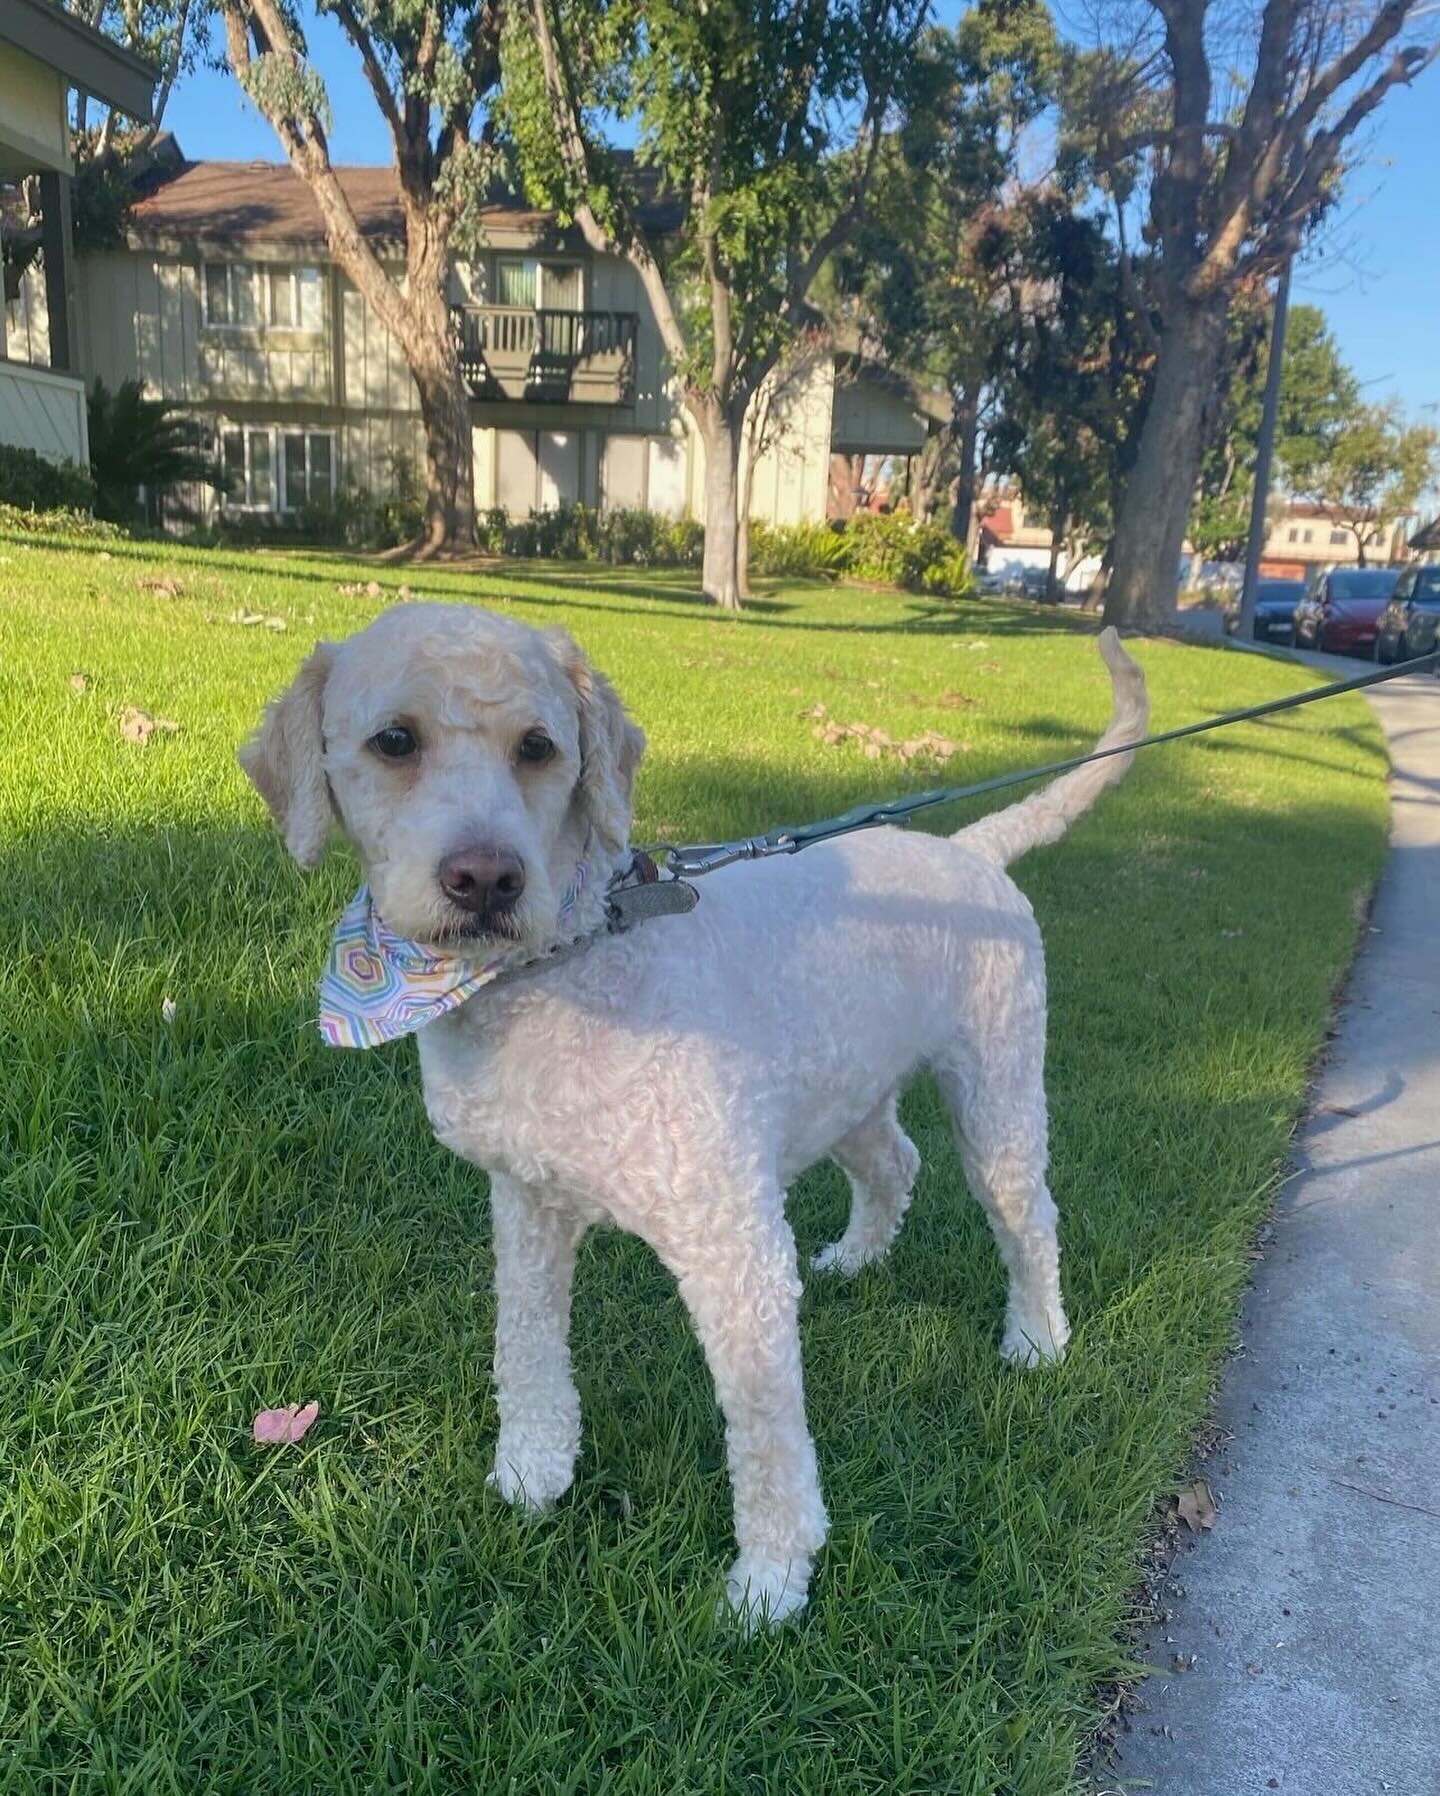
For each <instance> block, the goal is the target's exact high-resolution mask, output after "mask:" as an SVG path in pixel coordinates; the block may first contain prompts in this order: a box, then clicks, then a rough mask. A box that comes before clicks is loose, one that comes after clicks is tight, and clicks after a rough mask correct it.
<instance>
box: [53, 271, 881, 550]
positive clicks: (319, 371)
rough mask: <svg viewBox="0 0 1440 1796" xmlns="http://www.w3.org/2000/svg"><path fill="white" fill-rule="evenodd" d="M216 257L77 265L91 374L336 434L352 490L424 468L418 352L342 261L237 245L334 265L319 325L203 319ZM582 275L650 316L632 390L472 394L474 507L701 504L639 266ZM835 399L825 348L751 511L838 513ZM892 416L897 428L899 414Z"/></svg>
mask: <svg viewBox="0 0 1440 1796" xmlns="http://www.w3.org/2000/svg"><path fill="white" fill-rule="evenodd" d="M496 253H497V254H498V253H500V252H496ZM215 259H218V254H217V253H216V252H209V253H207V254H206V255H204V256H202V255H201V253H200V252H199V251H198V250H196V251H195V252H194V253H191V254H183V255H182V254H180V253H178V252H177V253H171V254H161V253H159V252H157V251H152V250H145V249H138V248H132V249H126V250H114V251H107V252H104V253H97V254H91V255H88V256H86V257H84V258H83V259H82V260H81V261H80V263H79V265H78V270H77V277H78V288H79V292H78V305H79V313H80V333H81V349H82V358H83V359H82V366H84V367H85V368H86V370H87V379H89V380H93V379H95V378H96V377H97V376H98V377H99V378H100V379H102V380H104V381H105V383H106V384H107V386H110V387H112V388H113V387H115V386H117V385H118V384H119V383H120V382H121V381H123V380H126V379H138V380H140V381H142V382H143V384H144V387H145V390H146V391H147V393H149V394H151V395H153V396H155V397H163V398H166V399H169V400H172V401H173V402H174V403H176V404H177V405H179V406H182V407H184V408H185V409H187V410H190V411H192V412H193V413H194V414H196V415H197V416H200V417H202V418H209V419H213V420H215V421H217V422H219V421H222V420H223V421H228V422H234V423H240V422H248V423H252V424H269V425H272V426H274V427H275V428H276V429H278V430H285V429H293V428H297V427H300V426H303V425H309V426H312V427H314V428H324V429H329V430H332V431H334V433H335V440H336V466H337V477H338V480H337V483H338V485H339V486H341V487H344V486H347V485H348V486H353V487H363V488H366V489H367V490H369V491H370V492H371V493H373V494H375V495H377V496H381V495H385V494H389V493H392V492H394V491H395V490H397V488H398V487H399V486H400V485H401V483H402V477H403V476H407V475H408V477H409V478H410V479H411V480H414V479H418V478H420V477H421V476H422V475H423V466H424V441H423V435H422V432H421V427H420V416H419V403H418V395H417V393H416V389H415V385H414V382H413V381H412V380H411V378H410V373H409V369H408V368H407V366H406V363H405V358H404V356H403V354H402V353H401V351H400V347H399V344H398V343H397V342H396V341H395V339H394V338H393V337H392V336H391V335H390V333H389V332H388V331H387V330H386V329H385V328H384V326H383V325H382V324H381V322H380V320H379V319H378V318H377V317H376V315H375V314H374V312H373V311H372V310H371V308H370V307H369V306H368V305H367V304H366V302H365V300H364V298H363V297H362V295H361V294H360V293H359V292H358V291H357V290H356V289H355V288H354V287H353V286H352V285H351V284H350V283H349V282H348V281H347V280H346V279H345V278H344V277H343V275H342V274H341V273H340V271H339V270H338V269H336V268H334V267H333V266H332V265H330V264H328V262H325V261H324V260H323V259H322V258H321V257H319V256H318V254H316V253H313V252H312V253H310V254H309V255H305V256H302V255H300V254H298V253H291V254H290V255H289V257H288V259H286V257H285V256H284V255H282V253H281V252H280V251H279V249H278V247H277V248H275V249H272V250H270V251H268V252H266V251H263V250H260V249H256V250H251V251H247V252H246V253H245V254H244V255H243V256H242V255H237V256H236V257H235V258H234V259H235V260H237V261H241V260H243V261H245V262H248V263H249V264H250V265H252V266H253V267H255V268H257V269H261V270H267V271H268V270H283V269H287V268H289V267H294V266H304V267H314V266H317V265H319V266H321V267H322V269H323V271H324V276H323V280H322V287H321V292H322V324H321V328H320V329H319V330H314V331H308V332H307V331H301V330H293V329H288V328H287V329H274V328H267V329H255V328H246V329H227V328H224V327H221V326H216V325H209V324H207V323H206V322H205V314H204V305H203V299H202V285H203V279H204V276H203V264H204V261H206V260H215ZM564 259H566V260H571V259H573V258H564ZM494 262H495V256H494V255H492V254H489V253H487V254H486V255H484V256H480V257H477V258H475V259H473V260H471V261H465V262H457V263H456V264H455V266H454V268H453V270H452V274H451V283H450V285H451V296H452V300H453V301H454V302H455V303H457V304H482V303H486V302H487V301H488V300H489V298H490V297H491V296H492V295H494V294H495V292H496V291H497V290H498V287H497V281H496V278H495V269H494ZM582 283H583V302H582V303H583V304H584V306H585V307H586V308H587V309H595V310H604V311H620V312H634V313H635V314H636V315H637V317H638V320H639V326H638V331H637V340H636V346H635V367H634V376H635V378H634V388H633V403H632V404H631V405H628V406H618V405H587V404H584V403H580V402H575V401H572V402H571V403H569V404H563V405H562V404H555V405H550V404H546V405H537V404H531V403H528V402H526V401H523V400H513V401H493V402H479V401H477V402H474V403H473V404H472V408H471V416H472V423H473V442H474V447H475V494H476V501H477V504H478V505H479V506H480V507H481V508H482V509H489V508H490V507H492V506H497V505H498V506H504V507H505V509H506V510H507V511H509V512H511V513H512V515H515V516H524V515H527V514H528V512H530V511H531V510H534V509H536V508H538V507H543V506H546V505H553V504H556V503H560V502H564V501H570V500H576V499H578V500H581V501H582V502H584V503H586V504H589V505H602V506H607V507H620V506H634V507H642V508H646V509H649V510H652V511H658V512H663V513H666V514H668V515H671V516H680V515H683V514H687V513H688V514H689V515H691V516H702V515H703V509H704V505H703V494H704V454H703V448H702V445H701V443H700V440H699V438H698V436H697V435H696V433H695V431H694V430H693V428H692V427H691V425H690V424H689V421H688V419H687V417H686V416H685V413H684V410H683V407H682V406H681V404H680V402H679V398H678V395H677V393H676V391H675V387H674V382H673V380H672V379H671V377H670V373H669V365H668V358H667V357H666V356H665V353H664V349H663V345H662V343H661V340H660V333H659V330H658V328H657V326H656V323H655V320H654V317H653V315H652V314H651V312H650V310H649V308H648V306H647V304H646V303H645V299H644V295H643V292H642V291H641V288H640V284H639V281H638V278H637V277H636V275H635V273H634V271H633V270H632V269H631V268H630V267H629V266H628V265H627V264H626V263H624V262H623V261H621V260H619V259H618V258H614V257H598V258H590V259H588V260H585V261H584V263H583V273H582ZM40 290H41V292H42V293H43V282H42V283H41V288H40ZM261 291H262V292H265V291H268V289H266V288H264V287H263V286H262V289H261ZM32 337H33V332H32ZM835 403H836V396H835V389H834V377H833V368H832V364H831V362H830V359H829V358H828V357H820V358H818V359H817V360H816V361H815V362H814V363H813V364H812V366H811V367H810V368H809V369H808V370H807V371H806V372H805V373H804V375H803V376H802V377H800V378H799V379H797V380H796V381H795V382H794V383H793V385H792V387H791V388H790V389H789V390H787V391H786V392H784V393H783V394H782V395H781V397H780V398H779V399H778V400H777V402H776V407H775V421H774V424H773V426H772V429H771V432H770V438H771V440H770V441H769V443H768V445H767V447H766V449H765V451H764V453H763V455H762V457H761V459H760V461H759V463H758V465H757V469H756V476H755V483H754V502H753V507H752V509H753V512H754V515H755V516H756V517H758V518H764V519H766V520H768V521H772V522H776V523H797V522H800V521H802V520H819V519H823V518H824V517H825V515H826V500H827V487H828V477H829V462H830V452H831V436H832V421H833V419H832V414H833V411H834V407H835ZM877 422H878V420H877ZM885 423H886V426H887V428H891V429H898V428H899V425H898V423H897V421H896V420H895V419H894V418H893V417H887V419H886V420H885ZM910 428H911V429H912V430H913V429H914V428H915V424H914V420H913V419H912V420H911V423H910Z"/></svg>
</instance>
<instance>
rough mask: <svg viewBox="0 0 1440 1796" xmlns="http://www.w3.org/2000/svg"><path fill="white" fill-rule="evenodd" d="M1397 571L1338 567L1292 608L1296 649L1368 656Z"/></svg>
mask: <svg viewBox="0 0 1440 1796" xmlns="http://www.w3.org/2000/svg"><path fill="white" fill-rule="evenodd" d="M1399 578H1400V569H1399V568H1394V567H1338V568H1332V569H1331V571H1330V572H1329V573H1328V574H1326V575H1324V576H1323V577H1322V578H1321V579H1320V581H1319V582H1318V583H1317V584H1316V585H1315V586H1314V587H1313V588H1312V589H1311V590H1310V591H1309V592H1307V593H1306V595H1305V597H1304V598H1303V599H1301V601H1300V603H1299V604H1298V605H1297V606H1296V607H1295V638H1294V640H1295V646H1296V648H1297V649H1322V650H1323V651H1324V652H1325V653H1326V654H1330V655H1353V654H1355V653H1356V652H1357V651H1358V652H1363V653H1365V654H1367V655H1368V654H1369V653H1370V652H1371V647H1372V645H1373V643H1374V641H1375V632H1376V630H1377V629H1378V628H1379V625H1380V614H1381V612H1382V611H1384V609H1385V607H1386V606H1387V605H1388V604H1389V602H1390V595H1391V593H1392V592H1394V590H1395V582H1396V581H1397V580H1398V579H1399Z"/></svg>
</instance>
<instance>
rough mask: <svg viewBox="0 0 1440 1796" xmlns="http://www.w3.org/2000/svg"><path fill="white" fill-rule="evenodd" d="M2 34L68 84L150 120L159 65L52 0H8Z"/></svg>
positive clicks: (1, 9) (0, 15)
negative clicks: (62, 8)
mask: <svg viewBox="0 0 1440 1796" xmlns="http://www.w3.org/2000/svg"><path fill="white" fill-rule="evenodd" d="M0 38H3V39H4V41H5V42H6V43H9V44H13V45H14V46H15V48H16V49H17V50H23V51H24V52H25V54H26V55H27V56H33V57H34V58H35V60H36V61H37V62H43V63H44V64H45V65H46V67H47V68H52V69H55V70H57V71H58V72H59V73H60V74H61V75H63V76H64V77H65V79H66V81H67V82H68V83H69V84H70V86H72V87H78V88H81V89H82V90H83V91H84V92H85V93H87V94H94V96H95V97H96V99H97V100H103V101H104V102H105V103H106V105H107V106H113V107H115V109H116V110H117V111H118V112H123V113H125V114H127V115H128V116H129V117H130V118H133V119H136V120H138V121H139V123H141V124H142V125H148V124H149V122H150V119H151V116H152V110H153V105H154V98H155V84H156V82H157V81H159V79H160V71H159V69H157V68H156V67H155V66H154V64H153V63H149V62H146V61H145V59H144V58H143V57H140V56H136V55H135V54H134V52H133V51H130V50H126V49H124V48H122V46H121V45H119V44H117V43H115V42H114V41H113V40H112V39H110V38H108V37H106V36H105V34H104V33H103V32H101V31H97V30H96V29H95V28H94V26H93V25H87V24H86V23H85V22H84V21H83V20H82V19H77V18H76V17H75V15H74V14H73V13H69V12H63V11H62V10H61V9H60V8H59V7H58V6H56V5H54V4H53V0H5V3H4V5H3V6H0Z"/></svg>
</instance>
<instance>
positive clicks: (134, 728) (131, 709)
mask: <svg viewBox="0 0 1440 1796" xmlns="http://www.w3.org/2000/svg"><path fill="white" fill-rule="evenodd" d="M179 728H180V725H179V724H178V723H172V722H171V721H170V719H169V718H168V717H152V716H151V715H150V713H149V712H148V711H142V710H141V709H140V707H139V706H138V705H126V707H125V709H124V710H123V711H122V712H121V713H120V739H121V741H123V742H148V741H149V740H150V738H151V737H152V736H153V735H154V734H155V732H156V730H168V731H170V732H171V733H172V734H173V733H174V732H175V731H176V730H178V729H179Z"/></svg>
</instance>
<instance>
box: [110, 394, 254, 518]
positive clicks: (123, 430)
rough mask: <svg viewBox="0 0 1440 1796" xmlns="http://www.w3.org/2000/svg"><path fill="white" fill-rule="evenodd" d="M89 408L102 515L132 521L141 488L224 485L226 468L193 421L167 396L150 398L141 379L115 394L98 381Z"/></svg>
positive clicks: (156, 491) (150, 493)
mask: <svg viewBox="0 0 1440 1796" xmlns="http://www.w3.org/2000/svg"><path fill="white" fill-rule="evenodd" d="M86 409H87V411H88V414H89V423H90V472H91V474H92V476H93V477H94V481H95V511H96V514H97V515H98V516H100V517H102V518H110V519H112V520H113V521H114V522H116V523H118V524H130V523H134V522H135V521H136V519H137V517H138V515H139V512H140V489H141V488H142V487H143V488H144V489H145V492H146V495H147V497H153V496H155V495H158V494H159V493H162V492H165V491H167V490H168V489H169V488H171V487H174V486H180V485H184V484H187V483H191V482H194V483H198V484H201V485H204V486H212V487H216V488H218V489H220V490H222V491H223V490H224V488H225V487H226V485H227V477H226V473H225V469H224V467H223V466H222V465H221V463H220V462H219V461H218V460H217V459H216V457H215V456H213V455H211V454H209V453H208V452H207V451H206V450H205V449H204V448H203V447H202V446H201V444H200V442H199V440H198V437H197V426H196V424H195V421H194V420H193V419H192V418H187V417H184V416H183V415H182V414H180V413H179V412H177V411H176V410H175V407H174V406H173V405H172V404H171V402H170V401H169V400H168V399H147V398H146V397H145V394H144V391H143V390H142V388H141V386H140V383H139V381H137V380H122V381H121V383H120V385H119V386H118V387H116V389H115V391H114V392H113V393H112V392H111V391H110V389H109V388H108V387H107V386H106V385H105V383H104V381H103V380H97V381H96V382H95V387H94V391H93V392H92V393H91V394H90V397H89V400H88V402H87V408H86Z"/></svg>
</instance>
